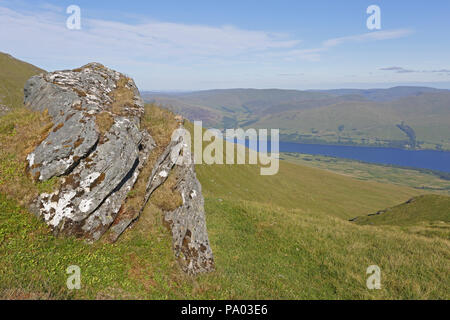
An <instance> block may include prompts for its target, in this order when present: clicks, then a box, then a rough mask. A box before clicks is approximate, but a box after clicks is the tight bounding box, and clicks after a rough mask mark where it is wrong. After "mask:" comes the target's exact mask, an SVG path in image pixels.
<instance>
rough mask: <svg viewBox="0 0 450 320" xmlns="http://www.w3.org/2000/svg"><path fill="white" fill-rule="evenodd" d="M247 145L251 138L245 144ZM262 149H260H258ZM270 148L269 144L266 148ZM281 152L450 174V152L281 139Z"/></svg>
mask: <svg viewBox="0 0 450 320" xmlns="http://www.w3.org/2000/svg"><path fill="white" fill-rule="evenodd" d="M245 144H246V145H247V146H248V141H247V142H246V143H245ZM258 149H259V148H258ZM267 149H268V150H269V151H270V143H269V146H268V148H267ZM279 151H280V152H297V153H305V154H313V155H322V156H330V157H336V158H345V159H352V160H359V161H364V162H370V163H376V164H385V165H394V166H401V167H412V168H419V169H430V170H437V171H442V172H449V173H450V152H449V151H437V150H402V149H394V148H377V147H357V146H339V145H334V146H333V145H320V144H302V143H294V142H283V141H280V150H279Z"/></svg>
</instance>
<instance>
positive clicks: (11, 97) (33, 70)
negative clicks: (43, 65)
mask: <svg viewBox="0 0 450 320" xmlns="http://www.w3.org/2000/svg"><path fill="white" fill-rule="evenodd" d="M0 70H1V72H0V104H3V105H6V106H9V107H17V106H20V105H22V104H23V87H24V85H25V82H26V81H27V80H28V79H29V78H30V77H31V76H33V75H36V74H39V73H41V72H43V70H41V69H39V68H37V67H35V66H33V65H31V64H28V63H26V62H23V61H20V60H17V59H15V58H13V57H11V56H10V55H8V54H5V53H2V52H0Z"/></svg>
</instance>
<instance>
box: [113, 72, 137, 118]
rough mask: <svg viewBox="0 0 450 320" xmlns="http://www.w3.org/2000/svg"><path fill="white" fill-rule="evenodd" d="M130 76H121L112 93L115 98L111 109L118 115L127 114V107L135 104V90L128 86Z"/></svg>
mask: <svg viewBox="0 0 450 320" xmlns="http://www.w3.org/2000/svg"><path fill="white" fill-rule="evenodd" d="M128 81H130V78H127V77H125V76H121V77H120V79H119V80H118V81H117V83H116V89H114V90H113V91H112V92H111V93H110V97H111V98H112V100H113V103H112V105H111V111H112V112H113V113H114V114H117V115H126V112H125V108H127V107H133V106H134V92H133V90H131V89H130V88H128V87H127V84H128Z"/></svg>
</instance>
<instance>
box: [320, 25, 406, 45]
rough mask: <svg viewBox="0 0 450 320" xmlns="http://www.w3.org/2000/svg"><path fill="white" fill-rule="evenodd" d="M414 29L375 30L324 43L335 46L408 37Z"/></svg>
mask: <svg viewBox="0 0 450 320" xmlns="http://www.w3.org/2000/svg"><path fill="white" fill-rule="evenodd" d="M412 33H413V31H412V30H410V29H398V30H385V31H384V30H383V31H374V32H368V33H363V34H358V35H352V36H347V37H340V38H334V39H329V40H327V41H325V42H324V43H323V46H324V47H335V46H338V45H341V44H344V43H349V42H350V43H351V42H366V41H379V40H389V39H398V38H403V37H406V36H408V35H410V34H412Z"/></svg>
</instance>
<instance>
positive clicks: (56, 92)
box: [24, 63, 214, 274]
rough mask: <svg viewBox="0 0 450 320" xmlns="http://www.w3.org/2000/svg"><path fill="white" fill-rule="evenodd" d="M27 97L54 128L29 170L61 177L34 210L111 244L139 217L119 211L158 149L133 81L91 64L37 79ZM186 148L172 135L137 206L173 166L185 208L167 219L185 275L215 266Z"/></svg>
mask: <svg viewBox="0 0 450 320" xmlns="http://www.w3.org/2000/svg"><path fill="white" fill-rule="evenodd" d="M24 93H25V104H26V106H28V107H29V108H31V109H32V110H35V111H41V112H47V113H48V115H49V116H50V117H51V119H52V122H53V126H52V127H51V129H50V130H49V131H48V133H47V134H46V135H45V136H44V138H43V139H42V141H41V142H40V143H39V144H38V145H37V146H36V148H35V149H34V150H33V151H32V152H31V153H30V154H29V155H28V157H27V162H28V166H27V170H28V172H29V174H30V176H31V177H32V178H33V179H35V180H39V181H46V180H48V179H51V178H53V177H61V179H60V181H61V183H60V185H59V187H58V190H56V191H54V192H53V193H50V194H45V193H44V194H41V195H39V197H38V198H37V199H36V200H35V201H34V202H33V204H32V205H31V209H32V211H34V212H35V213H36V214H37V215H39V216H40V217H42V218H43V219H44V220H45V222H46V223H47V224H48V225H49V226H50V227H51V228H52V230H53V231H54V232H55V233H57V234H64V235H74V236H77V237H81V238H85V239H88V240H90V241H95V240H98V239H100V238H101V237H102V235H103V234H104V233H105V232H107V231H108V230H109V231H110V233H109V234H110V240H112V241H116V240H117V239H118V237H119V236H120V235H121V234H122V233H123V232H124V231H125V230H126V229H127V228H128V227H129V226H130V225H131V224H132V223H133V222H134V221H136V220H137V219H138V218H139V215H140V213H141V212H142V209H143V208H142V209H141V210H140V211H139V212H137V213H134V214H131V215H130V214H126V212H125V213H123V211H121V209H122V208H123V207H124V204H125V203H126V201H127V197H128V195H129V193H130V191H131V190H132V189H133V187H134V185H135V183H136V181H137V179H138V177H139V175H140V173H141V170H142V169H143V167H144V166H145V164H146V162H147V159H148V158H149V155H150V154H151V152H152V151H153V150H154V148H155V142H154V140H153V138H152V137H151V136H150V134H149V133H148V132H147V131H146V130H141V129H140V120H141V117H142V115H143V113H144V104H143V101H142V99H141V97H140V94H139V91H138V90H137V88H136V85H135V84H134V82H133V80H131V79H130V78H128V77H126V76H124V75H122V74H120V73H118V72H116V71H113V70H111V69H108V68H106V67H104V66H102V65H100V64H97V63H91V64H88V65H86V66H84V67H82V68H79V69H75V70H67V71H57V72H53V73H46V74H41V75H38V76H34V77H32V78H31V79H30V80H29V81H28V82H27V84H26V86H25V89H24ZM185 142H186V141H185V140H184V137H183V136H178V137H176V138H175V139H174V140H173V141H172V142H171V143H170V144H169V145H168V146H167V148H166V151H165V152H164V153H163V154H162V155H161V156H160V158H159V160H158V161H157V162H156V164H155V165H154V168H153V171H152V174H151V176H150V178H149V181H148V184H147V189H146V194H145V198H144V199H142V204H143V206H145V204H146V203H147V202H148V201H149V200H150V201H151V199H150V198H151V195H152V193H153V191H154V190H155V189H157V188H158V187H159V186H161V185H162V184H163V183H164V182H165V181H166V180H167V177H168V176H169V174H170V173H171V171H172V170H173V168H174V167H175V169H176V170H175V172H174V174H176V175H177V179H179V183H178V185H177V188H178V189H179V192H180V193H181V195H182V197H183V205H182V206H181V207H180V208H178V209H176V210H175V211H173V212H167V213H166V216H165V221H166V222H168V223H169V225H170V227H171V230H172V234H173V238H174V249H175V253H176V256H177V257H179V258H180V259H179V260H180V261H181V262H182V266H183V269H184V270H185V271H186V272H188V273H190V274H196V273H199V272H205V271H210V270H212V269H213V266H214V262H213V257H212V252H211V248H210V246H209V243H208V235H207V232H206V223H205V213H204V209H203V197H202V195H201V186H200V183H199V182H198V180H197V178H196V177H195V172H194V165H193V164H190V165H188V166H184V165H179V164H177V163H178V161H177V160H178V159H179V157H181V155H183V156H186V153H185V154H183V151H182V150H184V149H183V147H184V146H185V145H186V143H185ZM189 157H191V155H190V154H189ZM181 256H183V258H181Z"/></svg>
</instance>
